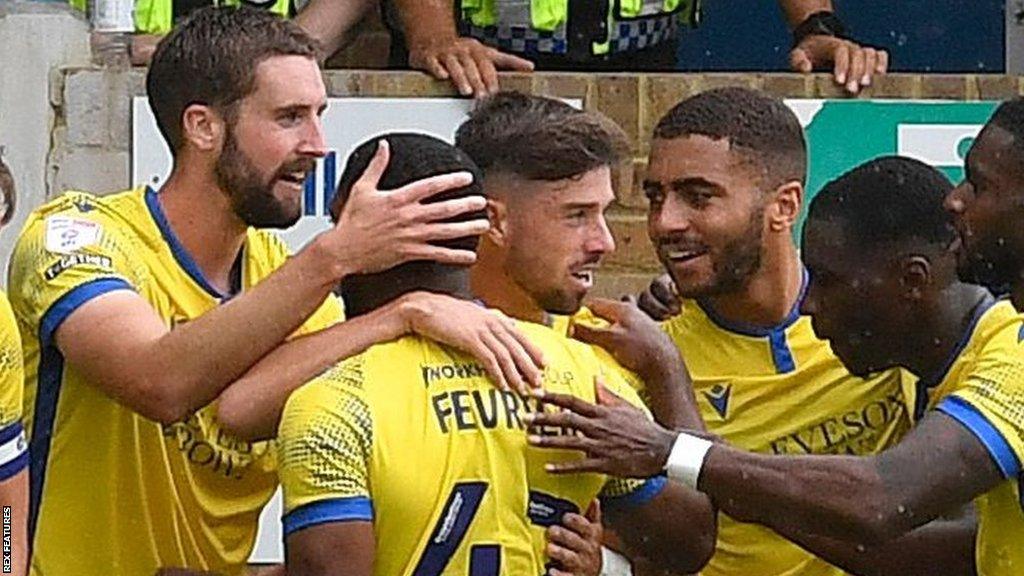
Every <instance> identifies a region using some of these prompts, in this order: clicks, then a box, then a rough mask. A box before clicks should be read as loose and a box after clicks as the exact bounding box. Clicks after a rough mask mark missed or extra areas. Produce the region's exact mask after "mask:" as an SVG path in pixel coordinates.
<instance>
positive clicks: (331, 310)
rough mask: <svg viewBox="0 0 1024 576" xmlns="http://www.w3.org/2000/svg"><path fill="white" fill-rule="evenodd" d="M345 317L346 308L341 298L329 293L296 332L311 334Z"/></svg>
mask: <svg viewBox="0 0 1024 576" xmlns="http://www.w3.org/2000/svg"><path fill="white" fill-rule="evenodd" d="M344 319H345V309H344V307H343V306H342V303H341V298H338V297H337V296H335V295H334V294H333V293H332V294H328V295H327V298H326V299H324V302H323V304H321V305H320V307H319V308H317V309H316V312H313V315H312V316H310V317H309V318H307V319H306V321H305V322H304V323H303V324H302V326H300V327H299V329H298V331H297V332H296V334H298V335H301V334H310V333H313V332H319V331H320V330H323V329H324V328H329V327H331V326H333V325H335V324H337V323H338V322H341V321H343V320H344Z"/></svg>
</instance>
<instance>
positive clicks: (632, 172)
mask: <svg viewBox="0 0 1024 576" xmlns="http://www.w3.org/2000/svg"><path fill="white" fill-rule="evenodd" d="M51 79H52V82H53V85H52V86H51V90H50V94H51V95H52V99H51V105H52V106H53V111H54V114H55V117H56V121H55V123H54V127H53V129H52V133H51V142H52V148H51V150H50V156H49V160H48V165H49V166H51V169H52V178H50V180H49V188H48V195H51V196H52V195H53V194H56V193H59V192H60V191H61V190H64V189H67V188H78V189H85V190H91V191H95V192H107V191H113V190H118V189H124V188H126V187H128V186H130V185H131V184H132V183H130V182H129V153H130V150H129V147H130V130H129V125H130V111H129V101H130V97H131V96H136V95H143V94H144V90H145V88H144V82H143V80H144V71H143V70H132V71H129V72H125V73H117V72H112V71H109V70H103V69H97V68H91V67H84V68H83V67H75V68H67V69H64V70H62V71H61V73H59V74H54V75H52V76H51ZM325 80H326V84H327V87H328V92H329V94H330V95H331V96H349V97H351V96H355V97H360V96H363V97H382V96H387V97H431V96H454V95H455V94H454V92H453V91H452V90H451V88H450V87H449V85H448V84H447V83H445V82H437V81H434V80H432V79H430V78H428V77H427V76H425V75H422V74H418V73H414V72H389V71H353V70H329V71H327V72H325ZM502 83H503V84H502V85H503V86H504V87H505V88H510V89H517V90H521V91H525V92H532V93H537V94H545V95H550V96H558V97H563V98H581V99H582V100H583V102H584V106H585V107H587V108H588V109H595V110H599V111H601V112H603V113H605V114H607V115H608V116H609V117H611V118H612V119H614V120H615V121H616V122H618V123H619V124H620V125H621V126H622V127H623V129H624V130H625V131H626V133H627V134H628V135H629V137H630V139H631V141H632V145H633V155H634V159H633V166H632V169H626V170H623V171H622V172H621V173H620V174H618V175H617V177H616V192H617V203H616V206H615V207H614V209H613V210H612V212H611V215H610V222H611V227H612V231H613V233H614V235H615V239H616V242H617V244H618V250H617V251H616V252H615V254H614V255H612V256H611V257H610V258H608V259H607V261H606V267H605V269H604V271H603V273H602V274H601V275H600V278H599V281H598V290H597V292H598V293H599V294H604V295H619V294H622V293H624V292H627V291H633V290H636V289H637V288H638V287H640V286H643V285H645V284H646V282H647V281H648V280H649V279H650V277H651V275H652V274H653V273H655V272H657V271H658V270H659V265H658V262H657V260H656V259H655V257H654V253H653V251H652V250H651V248H650V245H649V242H648V240H647V233H646V223H645V218H644V209H645V200H644V197H643V192H642V190H640V188H639V185H638V183H639V181H640V180H641V177H640V176H639V175H640V174H642V173H643V170H644V169H645V166H646V154H647V151H648V142H647V135H648V134H649V133H650V132H651V130H652V128H653V125H654V123H655V122H656V121H657V119H658V118H659V117H660V116H661V115H662V114H663V113H664V112H666V111H667V110H668V108H669V107H670V106H672V105H673V104H674V103H675V102H677V101H678V100H680V99H681V98H684V97H686V96H687V95H691V94H694V93H697V92H700V91H702V90H706V89H708V88H713V87H719V86H727V85H741V86H748V87H753V88H760V89H764V90H766V91H768V92H771V93H773V94H776V95H778V96H781V97H787V98H841V97H843V96H844V95H843V93H842V92H841V91H840V90H839V89H837V88H836V87H835V86H834V85H833V84H832V81H831V78H830V77H828V76H826V75H817V76H801V75H795V74H767V75H758V74H703V75H686V74H672V75H637V74H600V75H593V74H590V75H582V74H549V73H544V74H540V73H538V74H532V75H525V74H514V75H505V76H503V78H502ZM1018 94H1024V78H1018V77H1011V76H988V75H948V76H945V75H932V76H919V75H891V76H887V77H883V78H880V79H878V80H877V81H876V83H875V84H874V86H872V87H871V88H870V89H869V90H867V91H866V92H865V93H864V95H863V97H865V98H894V99H907V98H912V99H946V100H960V101H962V100H998V99H1003V98H1007V97H1011V96H1015V95H1018ZM27 208H28V207H27V206H25V207H24V209H27Z"/></svg>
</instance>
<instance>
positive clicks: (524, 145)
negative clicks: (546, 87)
mask: <svg viewBox="0 0 1024 576" xmlns="http://www.w3.org/2000/svg"><path fill="white" fill-rule="evenodd" d="M455 145H456V146H457V147H459V148H461V149H462V150H464V151H465V152H466V153H467V154H469V156H470V158H472V159H473V161H474V162H476V165H477V166H479V167H480V169H481V170H482V171H483V172H484V174H485V175H486V174H488V173H492V172H505V173H510V174H514V175H516V176H520V177H523V178H526V179H528V180H564V179H566V178H572V177H574V176H579V175H581V174H585V173H586V172H589V171H591V170H593V169H595V168H600V167H602V166H608V167H614V166H617V165H618V164H619V163H621V162H622V161H623V160H624V159H625V158H626V157H627V155H628V153H629V143H628V140H627V138H626V135H625V133H624V132H623V131H622V128H620V127H619V126H618V125H617V124H615V123H614V122H612V121H611V120H610V119H608V118H607V117H605V116H603V115H602V114H600V113H597V112H590V111H586V110H578V109H576V108H573V107H572V106H570V105H568V104H566V103H565V102H562V101H561V100H556V99H554V98H546V97H544V96H532V95H528V94H522V93H519V92H499V93H498V94H496V95H494V96H492V97H490V98H488V99H487V100H484V101H483V102H482V103H481V104H480V105H479V106H478V107H477V108H476V109H475V110H473V112H471V113H470V115H469V120H466V122H464V123H463V124H462V126H460V127H459V129H458V131H457V132H456V134H455Z"/></svg>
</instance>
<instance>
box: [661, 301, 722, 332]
mask: <svg viewBox="0 0 1024 576" xmlns="http://www.w3.org/2000/svg"><path fill="white" fill-rule="evenodd" d="M713 327H714V323H712V322H711V321H710V320H709V319H708V318H707V314H706V313H705V312H704V309H703V308H701V306H700V304H698V303H697V301H696V300H689V299H684V300H682V301H680V303H679V313H678V314H676V315H674V316H671V317H669V318H668V319H666V320H662V321H661V329H662V330H664V331H665V332H666V333H667V334H668V335H669V336H671V337H672V338H673V339H676V338H684V337H686V336H690V335H693V334H695V333H699V332H704V333H705V334H706V333H707V332H708V329H709V328H713Z"/></svg>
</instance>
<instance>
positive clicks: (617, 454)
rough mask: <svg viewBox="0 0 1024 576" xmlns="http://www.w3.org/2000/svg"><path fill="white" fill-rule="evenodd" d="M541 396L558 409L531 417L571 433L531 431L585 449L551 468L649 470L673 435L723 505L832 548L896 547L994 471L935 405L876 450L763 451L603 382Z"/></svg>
mask: <svg viewBox="0 0 1024 576" xmlns="http://www.w3.org/2000/svg"><path fill="white" fill-rule="evenodd" d="M538 393H539V392H538ZM544 398H545V401H546V402H549V403H551V404H553V405H555V406H558V407H560V408H563V409H565V410H566V411H565V412H559V413H539V414H537V415H536V417H535V419H534V424H535V425H541V426H567V427H569V428H572V429H575V430H578V431H579V432H580V433H581V435H580V436H562V437H558V438H551V437H532V438H531V441H532V442H533V443H534V444H536V445H538V446H544V447H552V448H554V447H557V448H563V449H564V448H570V449H577V450H581V451H583V452H584V453H585V454H586V455H587V457H586V458H584V459H582V460H580V461H578V462H572V463H567V464H560V465H552V466H551V468H550V469H551V471H552V472H554V473H577V472H582V471H591V472H594V471H599V472H603V473H607V474H615V475H620V476H641V477H642V476H648V475H650V474H656V473H659V472H661V471H663V470H665V468H666V466H667V465H668V462H669V456H670V454H672V453H674V452H675V450H676V449H675V448H674V447H675V446H677V445H676V444H675V442H676V439H677V438H678V437H680V436H682V437H683V441H682V442H681V443H680V445H681V446H684V447H692V450H689V449H683V448H680V449H679V450H680V451H681V452H687V453H691V454H692V453H696V452H698V451H699V450H698V449H706V450H707V451H706V458H704V460H703V466H702V467H697V468H696V469H694V468H693V467H690V468H688V470H689V472H688V473H686V474H684V476H685V479H686V480H687V481H688V482H690V483H691V484H692V485H694V486H695V487H697V488H698V489H699V490H700V491H702V492H704V493H706V494H708V495H709V496H710V497H711V498H712V501H713V502H714V503H715V504H716V505H717V506H718V507H719V508H720V509H721V510H722V511H723V512H725V513H726V514H729V515H730V516H732V517H733V518H736V519H738V520H741V521H747V522H757V523H760V524H763V525H766V526H769V527H772V528H774V529H777V530H779V531H781V532H783V533H790V534H800V533H802V534H804V535H805V536H804V537H805V538H807V540H806V541H807V542H809V543H813V542H816V541H817V542H821V540H820V539H821V538H827V539H832V540H835V541H837V544H836V546H835V548H834V550H833V551H834V552H840V553H844V554H845V553H848V552H849V551H850V550H856V549H857V547H858V546H859V547H860V549H861V551H866V550H870V549H873V548H875V547H880V546H882V545H885V544H890V543H891V544H890V547H888V549H889V550H890V551H891V550H894V549H900V550H901V548H900V547H899V546H898V545H897V539H899V538H900V537H902V536H904V535H907V534H908V533H911V531H912V530H914V528H915V527H918V526H922V525H924V524H927V523H928V522H930V521H932V520H934V519H936V518H938V517H940V515H942V514H944V513H947V512H948V511H949V510H950V509H956V508H958V507H960V506H963V505H964V504H965V503H967V502H970V501H971V500H972V499H973V498H974V497H976V496H978V495H980V494H983V493H985V492H987V491H988V490H990V489H992V488H993V487H994V486H996V485H997V484H999V483H1000V482H1001V481H1003V480H1004V477H1003V475H1002V473H1001V472H1000V470H999V468H998V467H997V465H996V463H995V462H994V461H993V460H992V459H991V457H990V456H989V453H988V451H987V450H986V449H985V447H984V446H983V445H982V444H981V442H980V441H979V440H978V439H977V438H976V437H975V436H973V434H971V433H970V432H969V431H967V430H966V429H964V428H963V427H962V426H961V425H960V424H958V423H957V422H956V421H955V420H953V419H952V418H951V417H949V416H946V415H945V414H942V413H930V414H928V415H927V416H926V417H925V418H924V419H923V420H922V421H921V423H920V424H919V425H918V426H917V427H916V428H915V429H914V430H912V431H911V433H910V434H908V435H907V437H906V439H904V441H903V442H901V443H900V444H899V445H898V446H896V447H894V448H892V449H891V450H888V451H886V452H883V453H881V454H879V455H877V456H871V457H866V458H858V457H848V456H770V455H762V454H754V453H748V452H744V451H742V450H738V449H735V448H732V447H730V446H728V445H726V444H725V443H722V442H720V441H717V440H714V439H712V440H705V439H704V438H700V437H698V436H697V435H689V434H686V433H683V434H682V435H680V433H678V432H674V431H670V430H666V429H664V428H662V427H661V426H659V425H657V424H655V423H652V422H650V421H649V420H647V419H645V418H641V415H642V413H640V412H639V411H638V410H636V409H634V408H632V407H630V406H628V405H627V403H625V402H623V401H622V400H621V399H619V398H616V397H615V396H614V395H613V394H611V393H610V392H608V391H607V390H602V391H601V396H600V403H599V404H589V403H587V402H584V401H582V400H579V399H577V398H571V397H564V396H560V395H552V394H546V395H544ZM705 442H707V444H705ZM702 454H703V453H702ZM698 478H699V481H698ZM947 528H948V526H947ZM808 535H813V536H808ZM912 536H913V537H922V535H921V534H916V535H912ZM955 536H956V535H955V534H954V537H955ZM812 538H814V539H819V540H813V539H812ZM961 548H962V547H961ZM879 549H881V548H879ZM844 551H845V552H844ZM959 564H963V563H962V562H960V563H959ZM933 566H934V565H933ZM950 568H953V566H950Z"/></svg>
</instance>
